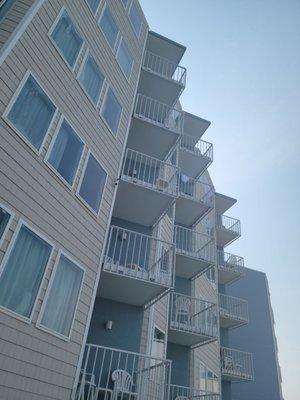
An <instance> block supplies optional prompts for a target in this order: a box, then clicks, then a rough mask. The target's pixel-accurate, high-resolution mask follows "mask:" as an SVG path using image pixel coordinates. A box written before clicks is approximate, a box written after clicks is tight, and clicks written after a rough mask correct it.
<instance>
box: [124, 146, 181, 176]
mask: <svg viewBox="0 0 300 400" xmlns="http://www.w3.org/2000/svg"><path fill="white" fill-rule="evenodd" d="M128 152H132V153H136V154H140V155H141V156H144V157H147V158H150V159H152V160H155V161H156V162H158V163H160V164H163V165H165V166H167V167H172V168H173V169H175V170H176V171H178V172H179V171H180V168H179V167H178V166H177V165H174V164H172V163H170V162H169V161H164V160H160V159H159V158H156V157H153V156H149V155H148V154H145V153H142V152H141V151H137V150H133V149H131V148H130V147H126V152H125V156H124V160H125V159H126V155H127V153H128Z"/></svg>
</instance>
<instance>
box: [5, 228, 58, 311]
mask: <svg viewBox="0 0 300 400" xmlns="http://www.w3.org/2000/svg"><path fill="white" fill-rule="evenodd" d="M50 254H51V246H50V245H49V244H48V243H47V242H45V241H44V240H43V239H41V238H40V237H39V236H37V235H36V234H35V233H34V232H32V231H31V230H30V229H29V228H27V227H26V226H24V225H23V226H22V227H21V229H20V231H19V233H18V237H17V239H16V241H15V243H14V246H13V249H12V251H11V253H10V255H9V258H8V261H7V263H6V265H5V268H4V271H3V273H2V275H1V277H0V305H1V306H3V307H6V308H8V309H10V310H12V311H14V312H16V313H17V314H21V315H23V316H24V317H27V318H29V317H30V315H31V312H32V308H33V305H34V303H35V299H36V296H37V293H38V290H39V287H40V284H41V281H42V278H43V275H44V271H45V268H46V265H47V263H48V260H49V257H50Z"/></svg>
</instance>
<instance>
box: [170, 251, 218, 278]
mask: <svg viewBox="0 0 300 400" xmlns="http://www.w3.org/2000/svg"><path fill="white" fill-rule="evenodd" d="M212 264H213V262H210V261H207V260H202V259H200V258H197V257H193V256H191V255H189V254H188V253H186V254H183V251H182V250H176V276H180V277H181V278H186V279H191V278H193V277H194V276H196V275H198V274H200V273H201V272H202V271H204V270H206V269H207V268H208V267H210V266H211V265H212Z"/></svg>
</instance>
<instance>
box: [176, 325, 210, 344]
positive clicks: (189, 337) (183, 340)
mask: <svg viewBox="0 0 300 400" xmlns="http://www.w3.org/2000/svg"><path fill="white" fill-rule="evenodd" d="M177 325H178V327H176V326H175V324H173V323H172V324H171V326H170V328H169V333H168V341H169V342H171V343H175V344H179V345H181V346H188V347H191V346H201V345H203V344H206V343H207V342H211V341H213V340H214V338H213V337H211V336H207V335H204V334H201V333H197V331H196V329H195V328H194V331H193V330H192V328H191V329H190V330H183V329H180V326H179V325H183V324H180V323H178V324H177ZM178 328H179V329H178Z"/></svg>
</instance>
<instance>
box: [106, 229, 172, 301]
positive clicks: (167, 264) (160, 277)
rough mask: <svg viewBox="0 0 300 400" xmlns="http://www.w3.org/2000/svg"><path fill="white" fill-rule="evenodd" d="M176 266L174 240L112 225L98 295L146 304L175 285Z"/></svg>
mask: <svg viewBox="0 0 300 400" xmlns="http://www.w3.org/2000/svg"><path fill="white" fill-rule="evenodd" d="M174 268H175V246H174V244H173V243H168V242H165V241H162V240H160V239H157V238H156V237H153V236H148V235H144V234H142V233H139V232H136V231H132V230H129V229H124V228H121V227H118V226H111V227H110V230H109V235H108V241H107V245H106V249H105V255H104V261H103V267H102V273H101V279H100V283H99V288H98V295H99V296H101V297H104V298H108V299H110V300H115V301H119V302H121V303H127V304H131V305H135V306H143V305H145V304H147V303H148V302H150V301H151V300H152V299H154V298H155V297H157V296H159V295H160V294H162V293H163V292H164V291H166V290H168V289H170V288H171V287H173V286H174Z"/></svg>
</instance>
